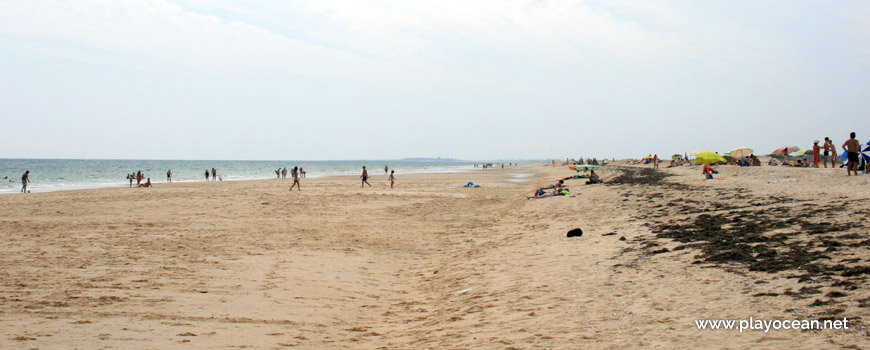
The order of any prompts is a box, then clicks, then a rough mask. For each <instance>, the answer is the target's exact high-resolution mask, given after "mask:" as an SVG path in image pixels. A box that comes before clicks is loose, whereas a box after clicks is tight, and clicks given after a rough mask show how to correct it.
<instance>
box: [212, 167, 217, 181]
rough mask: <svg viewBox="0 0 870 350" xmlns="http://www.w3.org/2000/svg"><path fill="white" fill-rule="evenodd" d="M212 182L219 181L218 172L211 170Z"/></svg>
mask: <svg viewBox="0 0 870 350" xmlns="http://www.w3.org/2000/svg"><path fill="white" fill-rule="evenodd" d="M211 181H217V170H215V169H214V168H211Z"/></svg>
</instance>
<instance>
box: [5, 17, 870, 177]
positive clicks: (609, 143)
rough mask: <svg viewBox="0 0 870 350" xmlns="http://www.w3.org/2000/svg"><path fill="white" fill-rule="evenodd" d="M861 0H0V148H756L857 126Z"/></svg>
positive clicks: (52, 153) (85, 152)
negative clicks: (0, 124)
mask: <svg viewBox="0 0 870 350" xmlns="http://www.w3.org/2000/svg"><path fill="white" fill-rule="evenodd" d="M868 13H870V1H865V0H859V1H839V0H838V1H822V0H818V1H793V0H783V1H750V0H746V1H733V0H727V1H669V0H657V1H642V0H636V1H623V0H600V1H597V0H594V1H559V0H554V1H523V0H517V1H510V0H507V1H473V0H458V1H453V0H438V1H431V0H430V1H409V0H367V1H352V0H351V1H338V0H310V1H309V0H302V1H289V0H255V1H241V0H214V1H209V0H172V1H165V0H143V1H138V0H111V1H109V0H102V1H43V0H27V1H20V0H0V123H2V125H3V126H4V132H3V133H2V134H3V135H2V137H0V158H135V159H143V158H150V159H282V160H284V159H292V160H318V159H376V158H379V159H392V158H402V157H437V156H441V157H455V158H461V159H472V160H474V159H495V158H563V157H578V156H590V157H591V156H597V157H608V158H609V157H616V158H626V157H641V156H645V155H647V154H649V153H657V154H659V155H660V156H661V155H670V154H673V153H684V152H691V151H693V150H702V151H703V150H711V151H719V152H720V153H721V152H727V151H729V150H731V149H733V148H736V147H739V146H748V147H753V148H755V149H756V150H757V151H758V152H759V153H764V154H766V153H769V152H770V151H772V150H773V149H774V148H777V147H781V146H783V145H786V144H788V145H796V146H799V147H801V148H809V147H811V146H812V140H813V139H822V138H824V137H825V136H830V137H832V138H833V139H834V141H835V142H837V145H838V146H839V145H840V144H842V142H843V141H845V139H846V138H848V133H849V132H850V131H856V132H857V133H858V138H859V140H863V141H866V140H867V139H868V137H870V128H868V126H870V122H868V116H870V83H868V82H870V21H868V20H867V18H866V17H867V14H868Z"/></svg>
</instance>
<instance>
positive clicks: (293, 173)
mask: <svg viewBox="0 0 870 350" xmlns="http://www.w3.org/2000/svg"><path fill="white" fill-rule="evenodd" d="M290 175H291V176H293V186H290V192H293V187H296V188H298V189H299V191H302V184H300V183H299V169H298V168H296V167H293V170H292V171H290Z"/></svg>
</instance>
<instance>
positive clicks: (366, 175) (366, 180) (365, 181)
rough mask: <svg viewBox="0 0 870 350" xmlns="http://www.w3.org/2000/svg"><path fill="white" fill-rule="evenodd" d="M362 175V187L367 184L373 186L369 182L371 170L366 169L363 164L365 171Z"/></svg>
mask: <svg viewBox="0 0 870 350" xmlns="http://www.w3.org/2000/svg"><path fill="white" fill-rule="evenodd" d="M360 177H361V178H362V185H360V188H363V187H366V185H369V187H372V184H370V183H369V172H368V170H366V166H365V165H363V173H362V175H360Z"/></svg>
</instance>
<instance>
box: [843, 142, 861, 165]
mask: <svg viewBox="0 0 870 350" xmlns="http://www.w3.org/2000/svg"><path fill="white" fill-rule="evenodd" d="M843 150H844V151H846V153H847V154H848V157H849V168H847V169H846V175H848V176H852V174H850V173H849V172H850V171H853V170H854V171H855V176H858V152H860V150H861V143H859V142H858V140H856V139H855V132H854V131H853V132H852V133H850V134H849V139H848V140H846V142H845V143H843Z"/></svg>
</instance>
